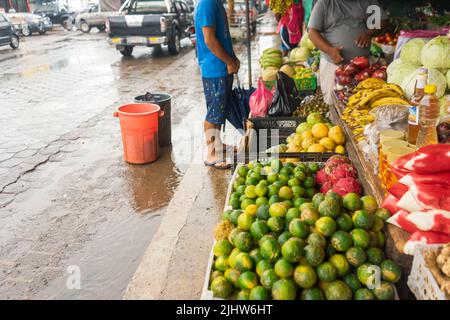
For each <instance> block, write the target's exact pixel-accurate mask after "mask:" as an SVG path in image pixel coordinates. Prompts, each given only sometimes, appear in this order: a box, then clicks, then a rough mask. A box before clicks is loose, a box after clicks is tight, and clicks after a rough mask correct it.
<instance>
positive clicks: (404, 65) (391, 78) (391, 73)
mask: <svg viewBox="0 0 450 320" xmlns="http://www.w3.org/2000/svg"><path fill="white" fill-rule="evenodd" d="M402 52H403V51H402ZM415 70H416V68H415V67H414V66H413V65H412V64H410V63H408V62H404V61H403V60H402V59H397V60H394V61H393V62H392V63H391V64H390V65H389V66H388V68H387V70H386V72H387V76H388V77H387V81H388V82H389V83H395V84H397V85H399V86H400V85H401V84H402V81H403V80H404V79H405V78H406V77H407V76H409V75H410V74H412V73H413V72H414V71H415Z"/></svg>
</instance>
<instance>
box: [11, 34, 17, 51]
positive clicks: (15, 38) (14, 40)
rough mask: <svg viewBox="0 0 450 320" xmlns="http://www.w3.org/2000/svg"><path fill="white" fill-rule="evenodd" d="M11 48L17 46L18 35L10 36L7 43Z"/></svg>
mask: <svg viewBox="0 0 450 320" xmlns="http://www.w3.org/2000/svg"><path fill="white" fill-rule="evenodd" d="M9 45H10V46H11V48H13V49H17V48H18V47H19V37H18V36H17V35H15V34H13V35H12V36H11V42H10V43H9Z"/></svg>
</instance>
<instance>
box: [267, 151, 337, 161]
mask: <svg viewBox="0 0 450 320" xmlns="http://www.w3.org/2000/svg"><path fill="white" fill-rule="evenodd" d="M335 155H336V153H334V152H280V153H268V152H267V153H266V152H262V153H260V154H259V155H258V160H259V161H262V162H263V161H269V160H270V159H271V158H279V159H281V160H283V159H297V161H300V162H302V163H305V162H318V163H324V162H327V160H328V159H330V158H331V157H332V156H335Z"/></svg>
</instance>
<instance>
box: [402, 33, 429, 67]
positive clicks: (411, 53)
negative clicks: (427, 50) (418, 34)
mask: <svg viewBox="0 0 450 320" xmlns="http://www.w3.org/2000/svg"><path fill="white" fill-rule="evenodd" d="M424 46H425V40H423V39H420V38H415V39H411V40H409V41H408V42H407V43H406V44H405V45H404V46H403V48H402V51H401V52H400V59H402V61H403V62H406V63H409V64H412V65H413V66H414V67H416V68H418V67H420V66H421V65H422V62H421V61H420V53H421V52H422V49H423V47H424Z"/></svg>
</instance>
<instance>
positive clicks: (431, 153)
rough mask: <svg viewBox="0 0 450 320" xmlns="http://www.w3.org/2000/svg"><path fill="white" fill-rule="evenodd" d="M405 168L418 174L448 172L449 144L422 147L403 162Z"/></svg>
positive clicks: (449, 170)
mask: <svg viewBox="0 0 450 320" xmlns="http://www.w3.org/2000/svg"><path fill="white" fill-rule="evenodd" d="M404 168H405V169H406V170H410V171H413V172H415V173H420V174H435V173H440V172H450V144H431V145H429V146H426V147H422V148H420V149H419V150H417V151H416V152H415V153H414V156H413V157H412V158H411V159H410V160H409V161H408V162H406V163H405V164H404Z"/></svg>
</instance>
